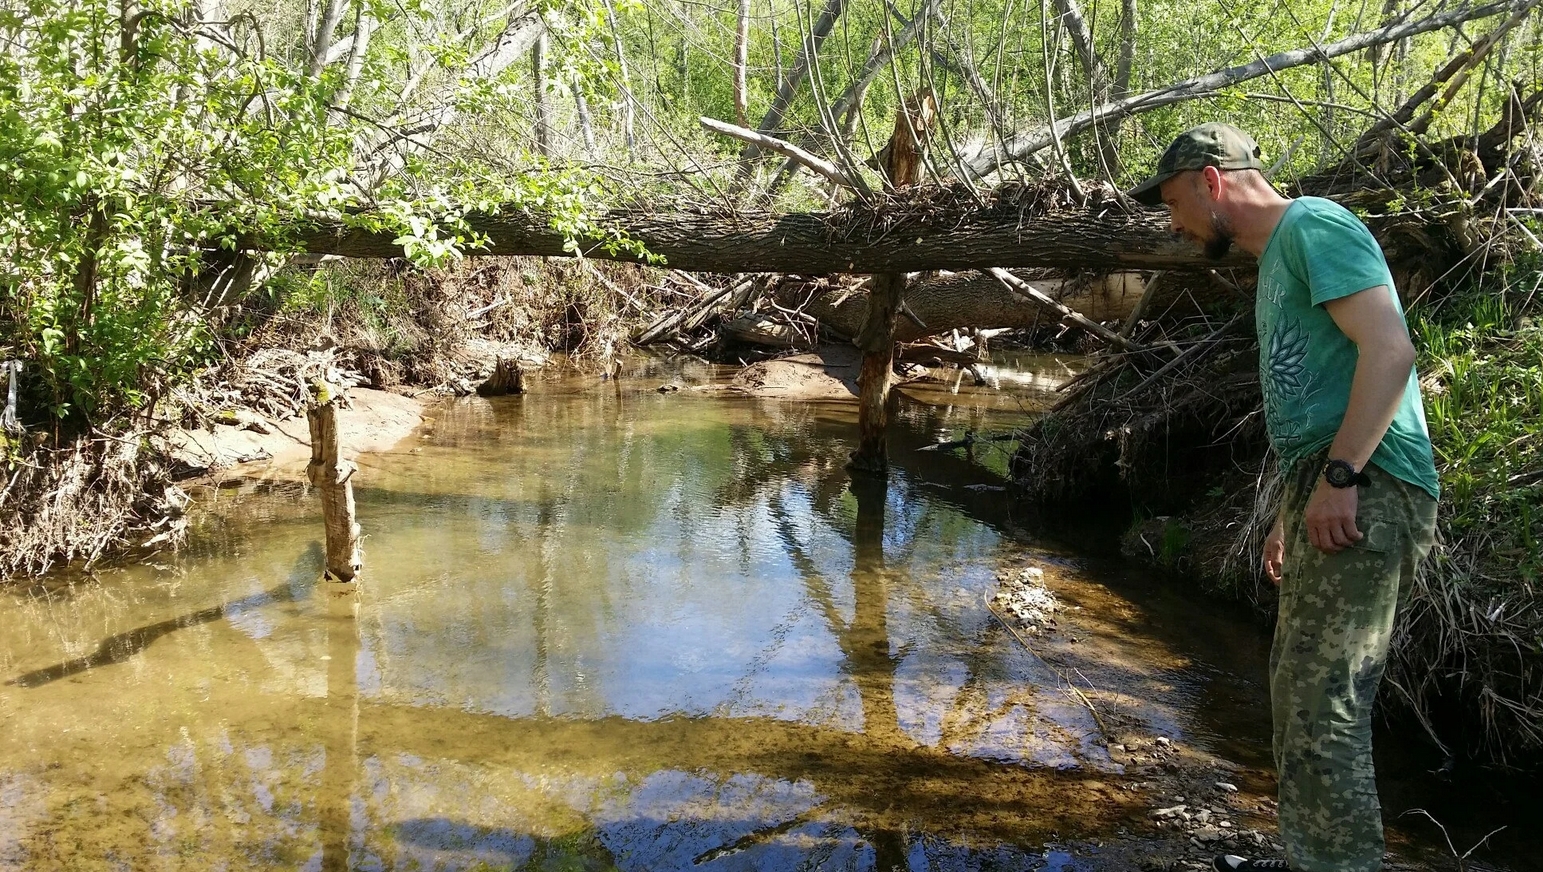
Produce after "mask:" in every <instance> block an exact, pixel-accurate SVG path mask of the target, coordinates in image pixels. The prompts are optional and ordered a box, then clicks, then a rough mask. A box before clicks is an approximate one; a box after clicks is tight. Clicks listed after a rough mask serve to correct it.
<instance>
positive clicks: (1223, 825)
mask: <svg viewBox="0 0 1543 872" xmlns="http://www.w3.org/2000/svg"><path fill="white" fill-rule="evenodd" d="M1217 826H1219V827H1221V828H1222V829H1224V830H1230V829H1232V821H1222V822H1221V823H1220V824H1217Z"/></svg>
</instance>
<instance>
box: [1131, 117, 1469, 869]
mask: <svg viewBox="0 0 1543 872" xmlns="http://www.w3.org/2000/svg"><path fill="white" fill-rule="evenodd" d="M1263 168H1264V165H1263V163H1262V162H1261V159H1260V150H1259V146H1258V144H1257V143H1255V142H1254V140H1253V138H1252V137H1250V136H1249V135H1248V134H1246V133H1244V132H1243V131H1241V130H1238V129H1237V128H1235V127H1232V126H1230V125H1226V124H1216V123H1213V124H1202V125H1200V126H1199V127H1195V128H1192V129H1190V130H1187V131H1185V132H1184V133H1182V134H1180V135H1179V137H1178V138H1177V139H1175V140H1174V141H1173V143H1172V144H1171V145H1169V146H1168V149H1167V150H1166V151H1165V152H1163V156H1162V158H1161V159H1160V160H1159V161H1158V165H1157V172H1156V173H1155V174H1154V175H1153V176H1152V178H1150V179H1148V180H1146V181H1145V182H1143V183H1142V184H1141V185H1139V186H1137V187H1136V188H1135V189H1133V190H1132V191H1131V192H1130V193H1131V196H1132V197H1134V198H1135V199H1136V200H1137V201H1139V202H1141V203H1144V204H1146V205H1149V206H1155V205H1157V204H1158V203H1166V204H1167V206H1168V208H1169V210H1170V213H1171V222H1172V228H1173V230H1174V232H1175V233H1179V234H1182V235H1183V236H1185V237H1187V238H1189V239H1191V240H1193V241H1194V242H1196V243H1197V244H1199V245H1201V246H1203V247H1204V249H1205V251H1206V254H1207V255H1208V256H1210V257H1213V258H1220V257H1222V256H1223V255H1225V254H1226V253H1227V251H1228V250H1229V249H1230V248H1231V246H1232V245H1233V244H1234V243H1235V244H1237V245H1238V246H1239V247H1240V248H1242V249H1244V250H1246V251H1249V252H1251V253H1253V254H1254V255H1255V256H1256V257H1258V258H1259V285H1258V292H1257V294H1258V296H1257V300H1256V302H1255V321H1256V326H1257V328H1258V331H1259V381H1260V387H1261V389H1262V391H1263V394H1264V410H1265V427H1266V429H1267V430H1268V432H1269V436H1270V442H1271V444H1272V445H1273V446H1274V448H1275V452H1276V454H1277V455H1278V456H1279V458H1280V468H1281V473H1282V475H1283V476H1284V477H1285V490H1284V495H1283V497H1282V502H1281V508H1280V514H1279V515H1278V516H1277V518H1276V522H1275V526H1274V529H1273V530H1271V532H1270V535H1269V536H1268V538H1266V540H1265V543H1264V555H1263V559H1264V569H1265V573H1266V574H1267V575H1268V576H1269V577H1270V579H1271V580H1272V581H1273V582H1275V583H1276V584H1277V585H1279V586H1280V613H1279V616H1278V618H1277V621H1276V625H1275V639H1274V643H1273V645H1272V646H1271V650H1270V702H1271V709H1272V720H1273V722H1274V750H1275V765H1276V770H1277V773H1278V777H1279V779H1280V830H1281V839H1282V842H1283V843H1284V844H1285V847H1286V858H1285V859H1284V860H1279V859H1252V860H1251V859H1245V858H1242V857H1235V856H1222V857H1217V858H1216V861H1215V868H1216V869H1218V870H1223V872H1252V870H1293V872H1375V870H1378V869H1380V868H1381V867H1382V854H1383V848H1384V843H1383V834H1382V812H1381V804H1380V802H1379V801H1378V798H1377V782H1376V777H1375V774H1374V772H1373V768H1372V742H1371V716H1372V702H1373V699H1374V698H1375V697H1376V693H1377V685H1378V684H1379V683H1380V681H1381V679H1382V673H1383V669H1384V667H1385V665H1386V663H1387V655H1388V642H1389V640H1390V638H1391V637H1392V634H1393V619H1394V613H1395V611H1396V610H1397V606H1398V602H1399V595H1400V592H1401V591H1405V592H1406V591H1407V590H1408V588H1409V586H1410V585H1411V584H1412V582H1413V580H1414V573H1415V569H1416V567H1417V566H1418V565H1419V562H1420V560H1421V558H1423V557H1424V556H1425V553H1426V552H1427V551H1428V550H1429V549H1430V546H1431V544H1432V542H1433V541H1434V537H1435V524H1436V498H1437V496H1438V484H1437V479H1436V468H1435V462H1434V459H1433V455H1432V451H1431V443H1430V434H1429V432H1428V430H1427V429H1426V425H1425V411H1424V408H1423V407H1422V405H1421V402H1420V387H1419V381H1418V379H1417V377H1416V374H1415V370H1414V359H1415V352H1414V346H1413V345H1412V344H1411V343H1410V341H1409V329H1408V326H1407V325H1406V324H1405V322H1404V313H1403V308H1402V306H1401V305H1400V304H1399V300H1398V294H1397V292H1396V290H1395V289H1394V285H1393V277H1392V275H1391V274H1390V273H1389V272H1388V265H1387V261H1386V259H1385V258H1384V257H1383V254H1382V250H1381V248H1379V247H1378V245H1377V241H1376V240H1375V239H1373V238H1372V235H1371V232H1370V231H1368V230H1367V229H1366V226H1365V225H1364V224H1362V223H1361V221H1360V220H1359V219H1357V218H1356V217H1355V216H1354V215H1352V214H1351V213H1350V212H1349V211H1347V210H1346V209H1344V208H1343V207H1341V206H1339V205H1337V204H1335V203H1333V202H1330V201H1328V200H1323V199H1319V198H1316V197H1302V198H1300V199H1295V200H1293V199H1288V198H1286V197H1282V196H1281V195H1280V194H1279V193H1277V192H1276V191H1275V189H1274V188H1273V187H1271V186H1270V183H1269V182H1268V181H1267V180H1266V179H1265V177H1264V174H1263V172H1262V170H1263Z"/></svg>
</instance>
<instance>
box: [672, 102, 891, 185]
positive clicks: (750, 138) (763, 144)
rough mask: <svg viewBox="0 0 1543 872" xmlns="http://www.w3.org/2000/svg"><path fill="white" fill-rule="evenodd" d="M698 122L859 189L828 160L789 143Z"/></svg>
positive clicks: (715, 123)
mask: <svg viewBox="0 0 1543 872" xmlns="http://www.w3.org/2000/svg"><path fill="white" fill-rule="evenodd" d="M700 120H701V122H702V126H703V127H705V128H707V129H708V130H711V131H713V132H714V133H721V134H723V135H724V136H731V137H733V138H735V139H737V140H739V141H741V142H747V143H750V144H751V145H753V146H755V147H756V148H759V149H764V150H766V151H774V152H776V153H777V154H780V155H783V156H784V157H786V158H787V159H788V160H791V161H796V162H797V163H799V164H802V165H803V166H806V167H808V168H809V169H811V170H814V171H815V172H817V173H819V174H820V175H822V176H824V177H825V178H827V179H830V180H831V181H833V182H835V183H836V184H838V185H840V186H841V187H843V188H847V189H850V190H860V189H861V185H860V183H858V182H854V181H853V180H852V178H851V177H850V176H848V175H847V174H846V173H845V172H843V171H842V169H841V168H840V167H838V166H836V165H835V164H833V163H831V162H830V161H828V160H825V159H824V158H821V157H818V156H816V155H813V154H810V153H809V152H807V151H804V150H803V149H801V148H799V147H798V146H796V145H794V144H793V143H791V142H788V141H786V140H782V139H778V138H777V137H775V136H767V135H766V134H764V133H759V132H757V131H754V130H751V129H749V128H747V127H740V126H738V125H736V124H729V123H727V122H723V121H718V120H716V119H713V118H706V117H703V118H702V119H700Z"/></svg>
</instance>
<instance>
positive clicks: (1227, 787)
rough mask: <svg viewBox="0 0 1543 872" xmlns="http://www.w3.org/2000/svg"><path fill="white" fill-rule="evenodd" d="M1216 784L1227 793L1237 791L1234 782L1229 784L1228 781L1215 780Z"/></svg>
mask: <svg viewBox="0 0 1543 872" xmlns="http://www.w3.org/2000/svg"><path fill="white" fill-rule="evenodd" d="M1216 786H1217V787H1219V788H1221V789H1222V790H1225V791H1227V792H1228V793H1237V792H1238V786H1237V785H1236V784H1230V783H1228V782H1226V781H1218V782H1216Z"/></svg>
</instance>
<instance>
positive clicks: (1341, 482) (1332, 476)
mask: <svg viewBox="0 0 1543 872" xmlns="http://www.w3.org/2000/svg"><path fill="white" fill-rule="evenodd" d="M1323 477H1324V478H1326V479H1328V481H1329V484H1331V485H1333V486H1335V487H1346V486H1348V485H1349V484H1350V482H1351V481H1353V480H1354V479H1355V470H1353V469H1351V468H1350V464H1348V463H1346V462H1345V461H1343V460H1331V461H1329V465H1328V466H1327V467H1326V468H1325V469H1324V470H1323Z"/></svg>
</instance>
